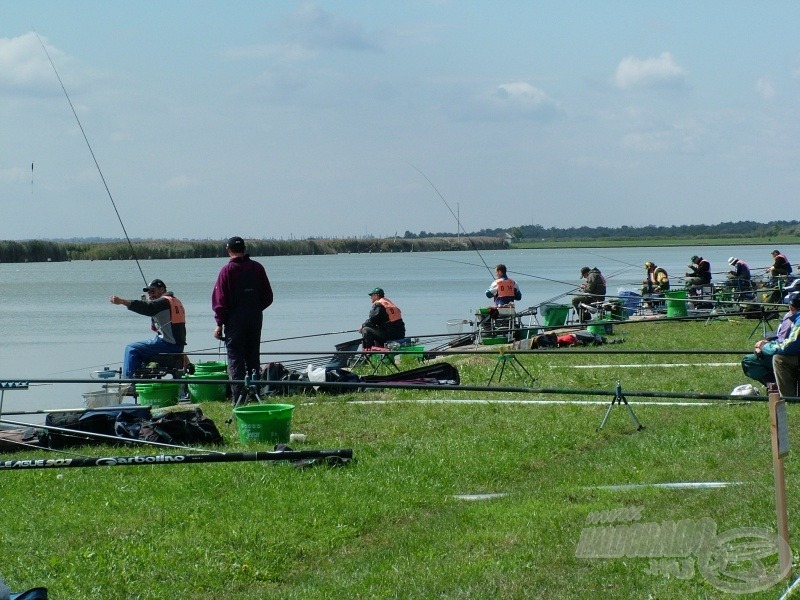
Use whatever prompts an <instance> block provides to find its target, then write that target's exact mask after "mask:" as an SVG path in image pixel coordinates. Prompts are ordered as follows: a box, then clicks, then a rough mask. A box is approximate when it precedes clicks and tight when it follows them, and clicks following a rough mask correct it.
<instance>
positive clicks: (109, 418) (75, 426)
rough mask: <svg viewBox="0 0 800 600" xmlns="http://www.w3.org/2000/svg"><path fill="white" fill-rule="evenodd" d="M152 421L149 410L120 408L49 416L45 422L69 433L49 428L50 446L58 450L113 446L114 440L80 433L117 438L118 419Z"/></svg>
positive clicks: (130, 406)
mask: <svg viewBox="0 0 800 600" xmlns="http://www.w3.org/2000/svg"><path fill="white" fill-rule="evenodd" d="M149 418H151V414H150V409H149V408H145V407H140V406H134V405H128V406H125V405H120V406H119V407H113V408H101V409H94V410H86V411H75V412H62V413H47V416H45V420H44V424H45V425H46V426H48V427H57V428H59V429H69V430H70V431H54V430H51V429H48V430H47V445H48V447H50V448H52V449H54V450H56V449H60V448H72V447H75V446H88V445H98V444H113V443H114V441H113V440H109V439H105V438H100V437H97V436H94V435H85V436H84V435H81V432H86V433H87V434H96V433H99V434H102V435H110V436H117V435H118V434H117V430H116V423H117V421H118V420H120V419H123V420H127V421H133V420H136V419H149Z"/></svg>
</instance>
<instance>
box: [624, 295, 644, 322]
mask: <svg viewBox="0 0 800 600" xmlns="http://www.w3.org/2000/svg"><path fill="white" fill-rule="evenodd" d="M619 299H620V300H622V304H623V305H624V306H625V314H627V315H628V316H629V317H630V316H632V315H635V314H636V311H637V310H639V303H640V302H641V301H642V295H641V294H637V293H636V292H620V293H619Z"/></svg>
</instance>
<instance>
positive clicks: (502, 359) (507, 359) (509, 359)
mask: <svg viewBox="0 0 800 600" xmlns="http://www.w3.org/2000/svg"><path fill="white" fill-rule="evenodd" d="M506 363H508V364H509V365H510V366H511V369H512V370H513V371H514V373H516V374H517V376H519V377H522V373H520V372H519V370H518V369H522V371H523V372H524V373H525V374H526V375H527V376H528V377H529V378H530V380H531V383H533V382H534V381H536V378H535V377H534V376H533V375H531V374H530V372H529V371H528V369H526V368H525V365H523V364H522V363H521V362H520V361H519V359H518V358H517V357H516V355H514V354H506V353H505V351H503V350H500V354H499V355H498V357H497V362H495V363H494V369H493V370H492V374H491V375H490V376H489V381H487V382H486V385H491V384H492V380H493V379H494V375H495V373H497V369H498V367H499V368H500V374H499V375H498V377H497V383H500V380H501V379H503V372H504V371H505V368H506Z"/></svg>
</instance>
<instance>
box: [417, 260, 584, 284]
mask: <svg viewBox="0 0 800 600" xmlns="http://www.w3.org/2000/svg"><path fill="white" fill-rule="evenodd" d="M423 258H425V259H427V260H441V261H444V262H451V263H456V264H460V265H467V266H470V267H480V265H476V264H475V263H470V262H464V261H463V260H454V259H451V258H441V257H437V256H423ZM484 265H486V263H484ZM508 272H509V273H512V274H514V275H522V276H523V277H532V278H533V279H541V280H542V281H549V282H550V283H560V284H561V285H574V284H572V283H568V282H566V281H559V280H558V279H549V278H547V277H542V276H541V275H531V274H530V273H522V272H520V271H512V270H511V269H509V270H508Z"/></svg>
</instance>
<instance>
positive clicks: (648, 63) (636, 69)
mask: <svg viewBox="0 0 800 600" xmlns="http://www.w3.org/2000/svg"><path fill="white" fill-rule="evenodd" d="M685 75H686V72H685V71H684V70H683V68H681V67H680V66H679V65H678V64H677V63H676V62H675V60H674V59H673V58H672V55H671V54H670V53H669V52H662V53H661V55H660V56H658V57H657V58H645V59H640V58H636V57H634V56H628V57H627V58H623V59H622V60H621V61H620V63H619V65H617V71H616V73H615V74H614V82H615V83H616V84H617V87H619V88H621V89H623V90H626V89H632V88H641V87H680V86H682V85H683V82H684V77H685Z"/></svg>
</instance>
